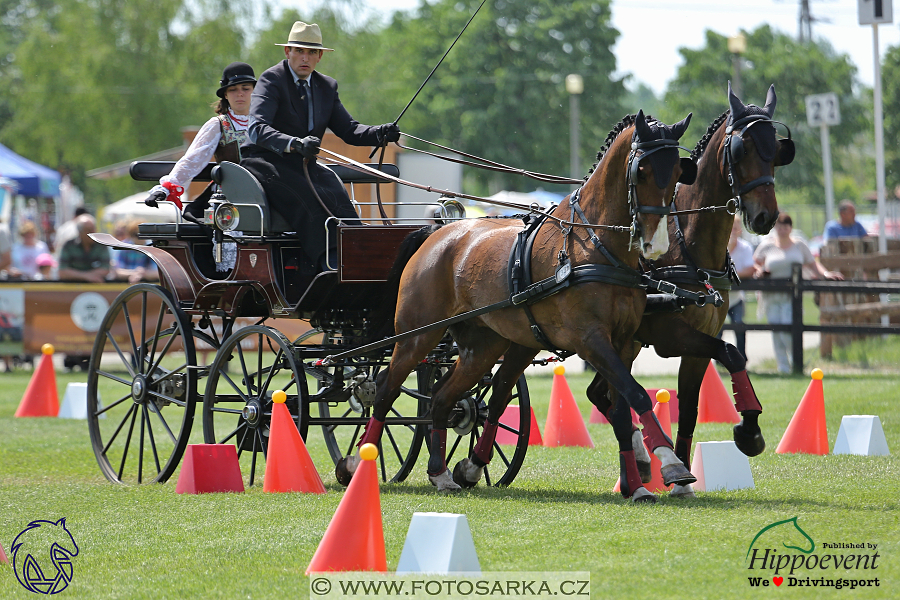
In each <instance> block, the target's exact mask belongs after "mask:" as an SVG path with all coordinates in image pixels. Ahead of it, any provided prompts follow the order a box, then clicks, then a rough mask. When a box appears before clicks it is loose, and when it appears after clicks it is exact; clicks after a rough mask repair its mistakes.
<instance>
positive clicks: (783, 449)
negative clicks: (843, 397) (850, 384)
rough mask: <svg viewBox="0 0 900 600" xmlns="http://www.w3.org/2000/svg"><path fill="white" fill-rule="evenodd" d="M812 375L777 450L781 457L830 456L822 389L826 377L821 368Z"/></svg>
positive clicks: (813, 371)
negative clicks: (798, 455)
mask: <svg viewBox="0 0 900 600" xmlns="http://www.w3.org/2000/svg"><path fill="white" fill-rule="evenodd" d="M810 375H811V376H812V381H810V382H809V387H808V388H807V389H806V393H805V394H803V399H802V400H800V406H798V407H797V411H796V412H795V413H794V416H793V417H791V422H790V423H789V424H788V426H787V429H786V430H785V432H784V436H782V438H781V441H780V442H779V443H778V447H777V448H776V449H775V452H776V453H778V454H791V453H795V452H802V453H804V454H819V455H822V456H824V455H826V454H828V427H827V425H826V424H825V395H824V393H823V389H822V378H823V377H824V376H825V374H824V373H822V369H813V370H812V373H811V374H810Z"/></svg>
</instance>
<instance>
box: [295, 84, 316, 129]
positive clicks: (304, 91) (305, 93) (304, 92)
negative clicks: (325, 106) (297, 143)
mask: <svg viewBox="0 0 900 600" xmlns="http://www.w3.org/2000/svg"><path fill="white" fill-rule="evenodd" d="M297 91H299V92H300V99H301V100H306V110H307V113H308V114H309V122H308V128H309V133H310V134H312V130H313V125H314V122H313V103H312V94H310V93H309V82H307V81H306V80H305V79H298V80H297Z"/></svg>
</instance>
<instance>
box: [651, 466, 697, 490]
mask: <svg viewBox="0 0 900 600" xmlns="http://www.w3.org/2000/svg"><path fill="white" fill-rule="evenodd" d="M659 471H660V473H662V477H663V483H665V484H666V485H672V484H673V483H674V484H675V485H687V484H689V483H694V482H695V481H697V478H696V477H694V476H693V475H691V472H690V471H688V470H687V469H685V468H684V465H683V464H682V463H680V462H679V463H673V464H671V465H664V466H662V467H660V469H659Z"/></svg>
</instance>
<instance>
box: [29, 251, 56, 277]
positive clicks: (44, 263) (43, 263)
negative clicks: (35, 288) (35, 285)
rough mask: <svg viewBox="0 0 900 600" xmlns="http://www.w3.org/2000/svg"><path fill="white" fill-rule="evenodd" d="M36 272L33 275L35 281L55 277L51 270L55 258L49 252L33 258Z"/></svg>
mask: <svg viewBox="0 0 900 600" xmlns="http://www.w3.org/2000/svg"><path fill="white" fill-rule="evenodd" d="M35 263H36V264H37V268H38V272H37V275H35V276H34V278H35V280H36V281H52V280H54V279H56V276H55V275H54V274H53V270H54V269H55V268H56V259H55V258H53V255H52V254H50V253H49V252H45V253H44V254H41V255H39V256H38V257H37V259H35Z"/></svg>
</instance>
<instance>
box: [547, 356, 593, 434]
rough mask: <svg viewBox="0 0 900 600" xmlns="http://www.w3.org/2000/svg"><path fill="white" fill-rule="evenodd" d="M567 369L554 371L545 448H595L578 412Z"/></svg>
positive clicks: (558, 368) (560, 368) (559, 367)
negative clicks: (567, 380)
mask: <svg viewBox="0 0 900 600" xmlns="http://www.w3.org/2000/svg"><path fill="white" fill-rule="evenodd" d="M565 372H566V368H565V367H564V366H562V365H559V366H557V367H556V368H555V369H553V387H552V388H551V389H550V410H549V411H548V412H547V424H546V425H545V426H544V446H546V447H548V448H556V447H557V446H581V447H583V448H593V447H594V442H592V441H591V436H590V434H589V433H588V430H587V425H585V424H584V417H582V416H581V411H579V410H578V405H577V404H576V403H575V397H574V396H572V390H570V389H569V384H568V383H566V378H565Z"/></svg>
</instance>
